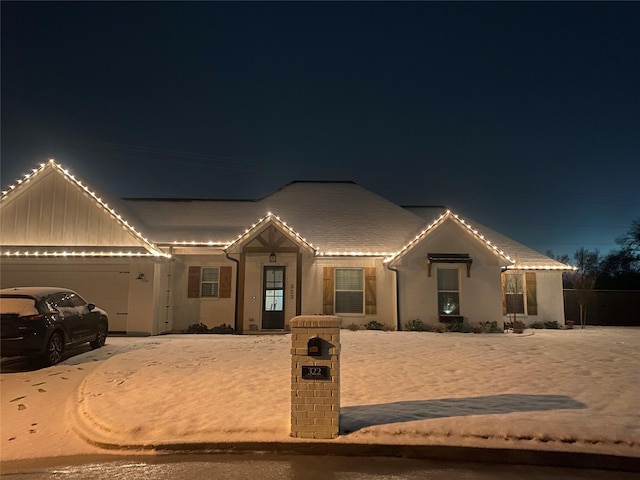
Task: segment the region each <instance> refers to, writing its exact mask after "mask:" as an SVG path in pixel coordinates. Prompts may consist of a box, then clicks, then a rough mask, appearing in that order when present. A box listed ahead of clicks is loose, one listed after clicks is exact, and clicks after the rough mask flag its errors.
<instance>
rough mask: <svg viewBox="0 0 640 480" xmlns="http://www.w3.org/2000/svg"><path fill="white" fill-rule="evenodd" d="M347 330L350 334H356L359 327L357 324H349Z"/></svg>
mask: <svg viewBox="0 0 640 480" xmlns="http://www.w3.org/2000/svg"><path fill="white" fill-rule="evenodd" d="M347 328H348V329H349V330H351V331H352V332H357V331H358V330H360V328H361V327H360V325H358V324H357V323H351V324H349V325H347Z"/></svg>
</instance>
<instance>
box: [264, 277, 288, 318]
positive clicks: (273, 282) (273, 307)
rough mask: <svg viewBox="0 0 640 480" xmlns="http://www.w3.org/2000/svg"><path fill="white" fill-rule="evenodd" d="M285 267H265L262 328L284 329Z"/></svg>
mask: <svg viewBox="0 0 640 480" xmlns="http://www.w3.org/2000/svg"><path fill="white" fill-rule="evenodd" d="M284 270H285V267H264V281H263V292H262V298H263V308H262V328H263V329H265V330H282V329H284Z"/></svg>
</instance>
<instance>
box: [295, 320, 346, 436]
mask: <svg viewBox="0 0 640 480" xmlns="http://www.w3.org/2000/svg"><path fill="white" fill-rule="evenodd" d="M289 326H290V327H291V436H292V437H298V438H324V439H329V438H336V437H337V436H338V434H339V431H340V321H339V320H338V317H334V316H322V315H301V316H298V317H295V318H293V319H291V321H290V322H289Z"/></svg>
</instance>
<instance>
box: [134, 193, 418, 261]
mask: <svg viewBox="0 0 640 480" xmlns="http://www.w3.org/2000/svg"><path fill="white" fill-rule="evenodd" d="M127 204H128V205H127V207H128V209H129V210H131V211H133V213H134V214H135V215H136V217H138V218H140V219H141V220H142V221H143V222H144V224H145V226H146V228H145V231H147V232H149V236H150V237H151V238H153V239H154V241H156V242H158V243H169V242H173V241H195V242H200V243H205V242H230V241H233V240H234V239H235V238H237V237H238V236H239V235H240V234H242V233H243V232H244V231H245V230H246V229H247V228H249V227H250V226H251V225H252V224H254V223H255V222H257V221H258V220H259V219H260V218H263V217H264V216H265V215H267V214H268V213H273V214H275V215H278V217H279V218H281V219H282V220H283V221H284V222H286V223H287V224H288V225H289V226H291V228H293V229H294V230H295V231H296V232H298V233H299V234H300V235H301V236H303V237H305V238H307V239H308V240H309V241H311V243H313V244H314V245H315V246H317V247H318V248H320V250H321V251H322V252H325V253H326V252H333V253H343V254H344V253H348V252H362V251H367V252H379V253H382V254H389V253H392V252H394V251H396V250H397V249H398V246H399V245H403V244H404V243H406V242H407V241H409V239H410V238H411V237H412V236H413V235H415V233H414V232H415V231H417V230H419V229H420V228H421V227H422V226H423V224H424V223H425V222H424V220H423V219H422V218H420V217H418V216H416V215H414V214H412V213H411V212H408V211H407V210H405V209H403V208H402V207H400V206H398V205H395V204H394V203H392V202H389V201H388V200H386V199H384V198H382V197H380V196H379V195H377V194H375V193H373V192H370V191H368V190H366V189H364V188H362V187H360V186H359V185H356V184H355V183H351V182H294V183H291V184H289V185H287V186H285V187H283V188H281V189H279V190H277V191H276V192H274V193H272V194H271V195H268V196H266V197H264V198H262V199H260V200H256V201H221V200H194V201H190V202H189V201H184V200H180V201H173V200H127ZM178 235H182V237H180V236H178Z"/></svg>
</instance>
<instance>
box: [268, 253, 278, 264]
mask: <svg viewBox="0 0 640 480" xmlns="http://www.w3.org/2000/svg"><path fill="white" fill-rule="evenodd" d="M276 260H277V258H276V254H275V253H274V252H271V255H269V263H276Z"/></svg>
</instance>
